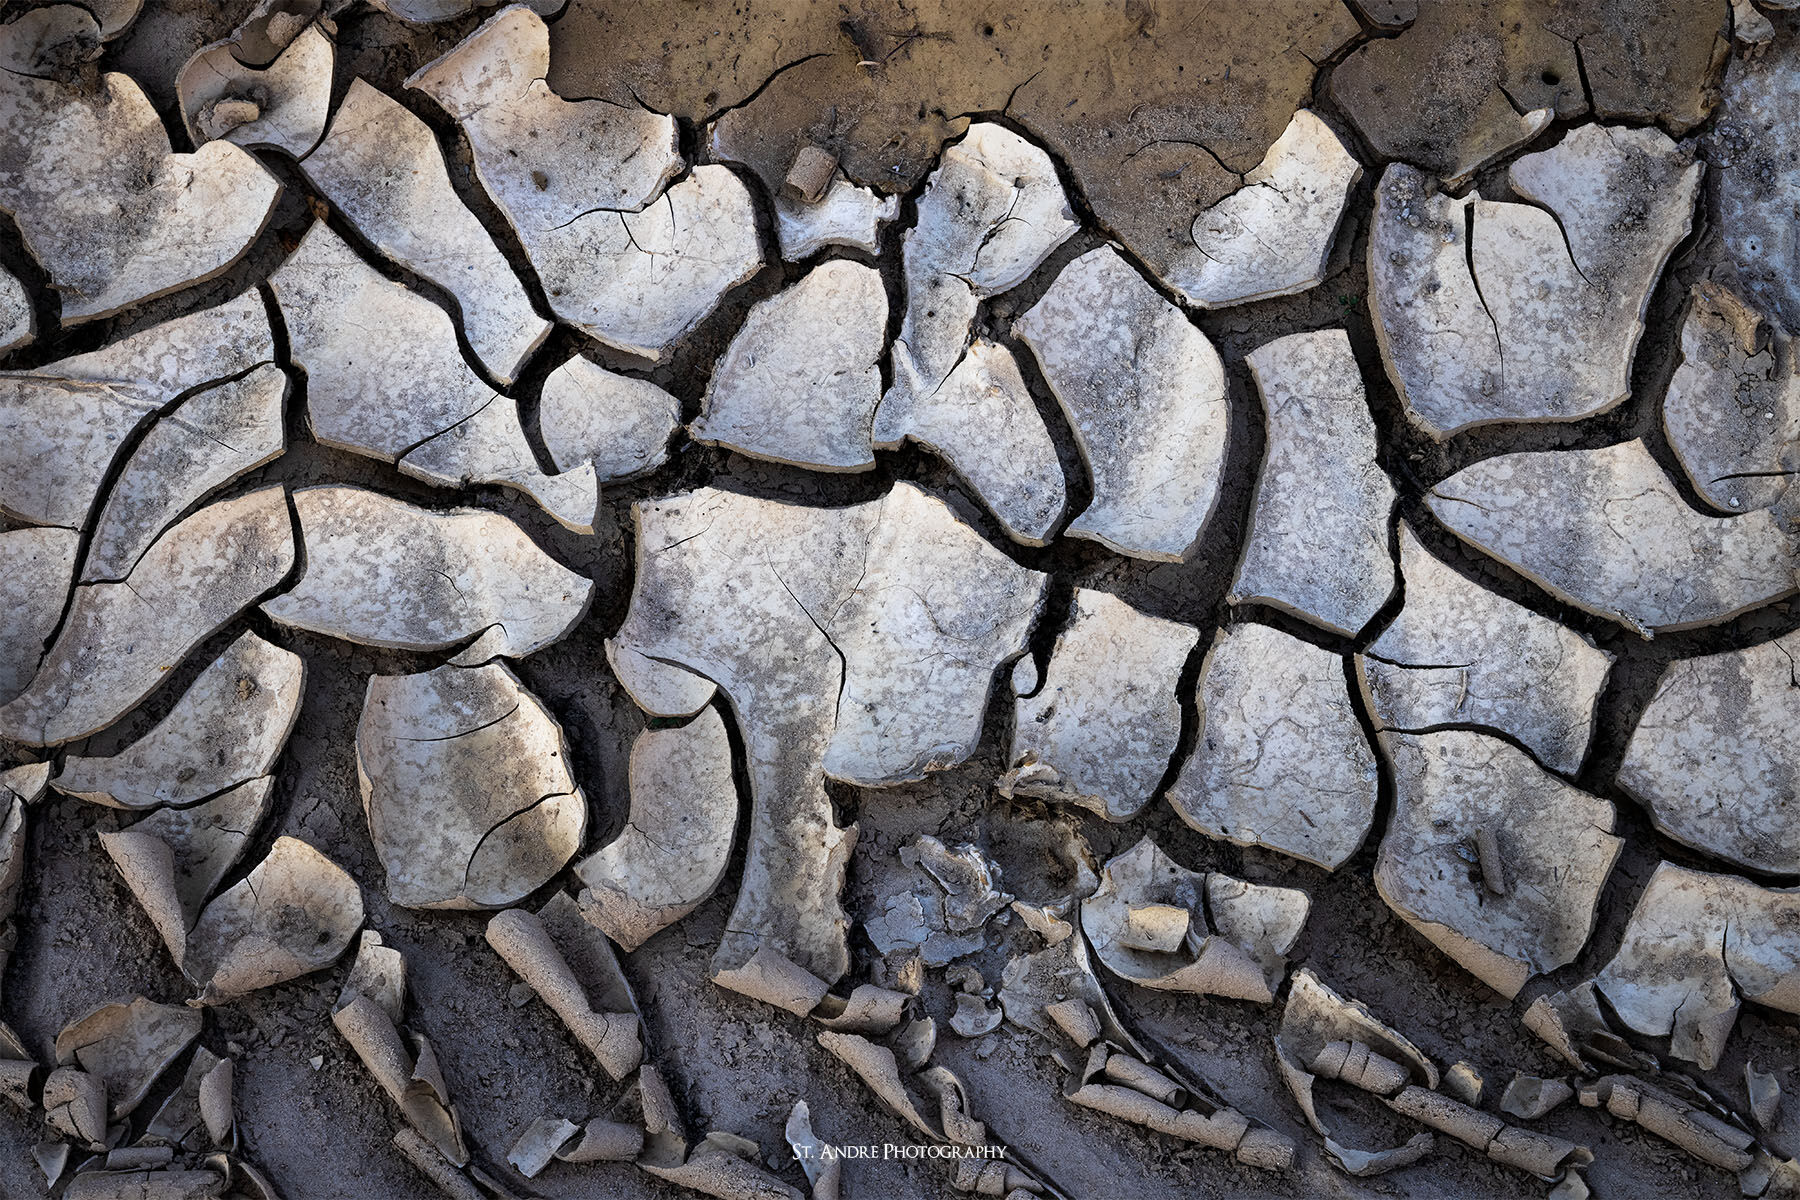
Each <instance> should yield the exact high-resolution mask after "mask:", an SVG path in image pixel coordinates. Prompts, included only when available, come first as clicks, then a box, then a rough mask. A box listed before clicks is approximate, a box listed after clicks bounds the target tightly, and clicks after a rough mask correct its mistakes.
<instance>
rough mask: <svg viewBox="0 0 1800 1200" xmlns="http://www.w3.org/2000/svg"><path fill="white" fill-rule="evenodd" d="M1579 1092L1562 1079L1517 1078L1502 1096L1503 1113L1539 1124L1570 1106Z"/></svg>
mask: <svg viewBox="0 0 1800 1200" xmlns="http://www.w3.org/2000/svg"><path fill="white" fill-rule="evenodd" d="M1574 1096H1575V1089H1574V1088H1572V1087H1570V1086H1569V1085H1568V1083H1567V1082H1566V1081H1564V1080H1561V1079H1544V1078H1541V1077H1539V1076H1537V1075H1514V1076H1513V1077H1512V1080H1511V1081H1510V1082H1508V1083H1507V1085H1506V1091H1504V1092H1502V1093H1501V1095H1500V1111H1501V1112H1503V1113H1505V1114H1506V1115H1507V1116H1509V1117H1517V1118H1519V1119H1520V1120H1521V1121H1536V1120H1538V1119H1540V1118H1542V1117H1545V1116H1548V1115H1549V1114H1550V1113H1551V1112H1552V1111H1554V1110H1555V1109H1557V1108H1559V1107H1561V1106H1562V1105H1564V1104H1567V1103H1568V1102H1569V1101H1570V1100H1571V1099H1573V1098H1574Z"/></svg>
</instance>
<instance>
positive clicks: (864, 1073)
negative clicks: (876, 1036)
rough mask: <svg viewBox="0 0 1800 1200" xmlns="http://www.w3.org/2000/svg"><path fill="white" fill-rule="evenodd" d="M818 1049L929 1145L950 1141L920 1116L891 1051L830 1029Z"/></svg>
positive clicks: (820, 1038) (825, 1032) (822, 1038)
mask: <svg viewBox="0 0 1800 1200" xmlns="http://www.w3.org/2000/svg"><path fill="white" fill-rule="evenodd" d="M819 1045H821V1046H823V1047H824V1048H825V1049H826V1050H828V1051H830V1052H831V1054H832V1055H833V1056H835V1057H836V1058H838V1059H839V1060H840V1061H842V1062H843V1063H844V1065H846V1066H848V1067H849V1068H850V1069H851V1070H852V1071H854V1072H856V1075H857V1077H858V1078H860V1079H861V1080H862V1081H863V1082H864V1083H865V1084H867V1085H868V1087H869V1090H870V1091H872V1092H874V1093H875V1097H876V1099H878V1100H879V1101H881V1105H882V1107H883V1108H885V1109H887V1110H888V1111H889V1112H891V1113H893V1114H894V1115H895V1116H897V1117H899V1118H900V1119H901V1120H903V1121H905V1122H906V1123H907V1124H908V1125H910V1126H912V1127H913V1128H914V1129H915V1130H917V1131H918V1132H919V1133H920V1134H921V1135H923V1136H924V1137H926V1138H927V1139H929V1140H930V1141H933V1142H942V1141H945V1140H947V1139H946V1137H945V1135H944V1132H943V1131H942V1130H941V1129H939V1128H938V1127H937V1126H935V1125H933V1124H932V1123H931V1122H930V1121H929V1120H928V1119H926V1118H925V1116H923V1115H922V1114H921V1113H920V1111H919V1107H918V1102H917V1100H916V1099H915V1098H914V1096H913V1095H912V1093H911V1092H910V1091H908V1090H907V1087H906V1083H905V1080H903V1079H902V1078H901V1075H900V1064H899V1061H898V1060H897V1059H896V1058H895V1057H894V1052H893V1051H892V1050H890V1049H888V1048H887V1047H886V1046H883V1045H880V1044H878V1043H876V1042H871V1041H870V1040H869V1039H868V1038H865V1037H862V1036H860V1035H858V1034H854V1033H834V1032H832V1031H831V1030H829V1029H828V1030H825V1031H824V1032H822V1033H820V1034H819Z"/></svg>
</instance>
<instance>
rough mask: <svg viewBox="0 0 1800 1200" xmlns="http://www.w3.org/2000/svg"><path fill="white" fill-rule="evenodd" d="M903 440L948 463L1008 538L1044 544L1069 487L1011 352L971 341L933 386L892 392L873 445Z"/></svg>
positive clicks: (888, 446) (878, 414)
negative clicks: (960, 357)
mask: <svg viewBox="0 0 1800 1200" xmlns="http://www.w3.org/2000/svg"><path fill="white" fill-rule="evenodd" d="M907 441H913V442H917V443H918V444H919V445H921V446H924V447H925V448H926V449H928V450H930V451H931V452H932V453H934V454H937V455H938V456H939V457H941V458H943V459H944V461H945V462H947V463H949V464H950V466H951V468H952V469H953V470H954V471H955V472H956V473H957V474H958V475H959V476H961V477H962V479H963V480H964V481H966V482H967V483H968V485H969V486H970V487H971V488H973V489H974V490H975V493H976V495H977V496H979V497H980V498H981V502H982V503H983V504H985V505H986V506H987V507H988V509H989V511H991V512H992V513H993V514H994V516H995V517H997V518H998V519H999V521H1000V524H1001V526H1002V527H1003V528H1004V529H1005V530H1006V534H1007V536H1008V537H1010V538H1012V539H1013V540H1014V541H1016V542H1021V543H1023V544H1025V545H1027V546H1042V545H1044V544H1045V543H1046V542H1047V541H1048V540H1049V538H1050V536H1051V531H1052V530H1053V529H1054V528H1055V526H1056V523H1057V522H1058V521H1059V520H1061V518H1062V514H1063V509H1064V507H1065V506H1066V504H1067V498H1068V494H1067V487H1066V485H1065V483H1064V480H1063V472H1062V464H1061V462H1060V461H1059V460H1058V458H1057V455H1056V444H1055V443H1054V442H1053V441H1051V439H1050V431H1049V429H1048V428H1046V427H1045V425H1044V418H1043V416H1042V414H1040V413H1039V412H1038V409H1037V404H1036V402H1035V401H1033V400H1032V398H1031V393H1030V392H1029V391H1028V390H1027V389H1026V387H1025V380H1024V378H1023V377H1022V376H1021V375H1020V374H1019V364H1018V363H1017V362H1016V361H1015V360H1014V359H1013V356H1012V351H1010V350H1008V349H1007V348H1006V347H1004V346H1001V345H998V344H996V343H994V342H990V341H986V340H985V339H981V338H976V339H975V340H974V341H972V342H971V343H970V344H969V346H968V348H967V350H966V351H965V352H964V354H963V357H962V359H961V360H960V361H959V362H958V363H957V364H956V366H955V367H954V368H952V369H951V371H950V374H949V375H948V376H947V377H946V378H945V379H944V381H943V382H942V383H941V384H940V385H939V386H938V387H936V388H935V389H933V390H931V391H929V392H919V391H915V390H912V389H907V388H901V387H894V388H890V389H889V390H888V393H887V395H886V396H884V397H883V398H882V400H881V407H880V408H878V409H876V410H875V424H874V443H875V446H876V448H878V449H882V450H897V449H899V448H900V447H901V446H902V445H904V444H905V443H906V442H907Z"/></svg>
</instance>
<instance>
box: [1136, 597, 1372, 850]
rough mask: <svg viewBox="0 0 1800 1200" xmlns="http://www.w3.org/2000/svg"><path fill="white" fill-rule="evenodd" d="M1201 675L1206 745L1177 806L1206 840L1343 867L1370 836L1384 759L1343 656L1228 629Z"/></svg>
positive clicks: (1252, 629)
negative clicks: (1367, 730)
mask: <svg viewBox="0 0 1800 1200" xmlns="http://www.w3.org/2000/svg"><path fill="white" fill-rule="evenodd" d="M1200 671H1201V674H1200V696H1199V704H1200V719H1201V722H1202V724H1201V729H1200V738H1199V742H1198V744H1197V745H1196V746H1195V747H1194V753H1193V755H1192V756H1191V757H1190V758H1189V759H1188V761H1187V763H1186V764H1185V765H1184V766H1183V767H1182V769H1181V774H1180V775H1179V776H1178V777H1177V778H1176V780H1175V784H1174V786H1173V787H1171V788H1170V789H1169V803H1170V804H1171V805H1173V806H1174V808H1175V811H1176V813H1177V814H1178V815H1179V816H1180V817H1181V819H1182V820H1183V821H1186V822H1187V823H1188V824H1189V825H1191V826H1193V827H1194V828H1195V829H1198V830H1199V831H1200V832H1201V833H1204V834H1206V835H1207V836H1208V837H1216V838H1223V839H1225V840H1226V841H1230V842H1235V843H1236V844H1238V845H1240V846H1267V847H1269V848H1270V849H1273V850H1279V851H1281V852H1282V853H1283V854H1289V855H1292V856H1293V857H1295V858H1299V859H1303V860H1305V861H1306V862H1311V863H1317V864H1318V865H1319V866H1322V867H1325V868H1326V869H1327V870H1330V869H1334V868H1336V867H1337V866H1338V865H1339V864H1340V863H1342V862H1343V861H1344V860H1345V859H1347V858H1349V857H1350V856H1351V855H1352V854H1354V853H1355V852H1356V849H1357V847H1359V846H1361V845H1362V841H1363V838H1364V837H1365V836H1366V835H1367V834H1368V832H1369V826H1370V823H1371V822H1372V821H1373V820H1374V816H1375V793H1376V769H1375V752H1374V751H1373V750H1372V749H1371V748H1370V747H1369V744H1368V739H1367V738H1366V737H1364V735H1363V731H1362V726H1361V725H1360V724H1359V723H1358V721H1357V719H1356V712H1355V710H1354V709H1353V708H1351V706H1350V696H1349V689H1348V688H1347V687H1346V686H1345V683H1344V671H1343V666H1342V664H1341V663H1340V661H1339V659H1338V658H1337V656H1336V655H1334V654H1331V653H1329V652H1328V651H1325V650H1322V649H1319V648H1318V647H1316V646H1313V645H1311V644H1309V643H1306V642H1302V641H1300V640H1298V639H1296V638H1293V637H1290V636H1288V635H1287V634H1285V633H1282V632H1280V631H1279V630H1277V629H1273V628H1271V627H1269V626H1267V625H1256V624H1244V625H1231V626H1227V627H1225V628H1222V629H1221V630H1220V631H1219V633H1218V635H1217V637H1215V639H1214V641H1213V644H1212V648H1211V649H1210V650H1209V651H1208V652H1207V656H1206V662H1205V663H1204V664H1203V665H1202V666H1201V669H1200Z"/></svg>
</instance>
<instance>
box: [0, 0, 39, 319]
mask: <svg viewBox="0 0 1800 1200" xmlns="http://www.w3.org/2000/svg"><path fill="white" fill-rule="evenodd" d="M32 11H34V12H41V11H43V10H42V9H34V10H32ZM36 337H37V310H36V309H35V308H33V307H32V304H31V296H30V295H29V294H28V293H27V292H26V291H25V285H24V284H22V283H20V282H19V277H18V276H17V275H14V274H13V273H12V272H11V271H7V270H0V354H6V353H8V352H10V351H13V350H17V349H18V348H19V347H20V346H28V345H30V344H31V342H32V340H33V339H34V338H36Z"/></svg>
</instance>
